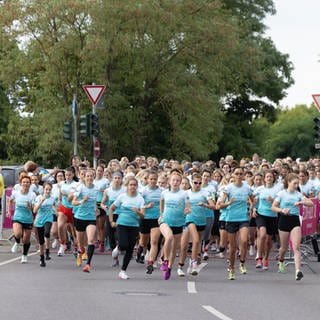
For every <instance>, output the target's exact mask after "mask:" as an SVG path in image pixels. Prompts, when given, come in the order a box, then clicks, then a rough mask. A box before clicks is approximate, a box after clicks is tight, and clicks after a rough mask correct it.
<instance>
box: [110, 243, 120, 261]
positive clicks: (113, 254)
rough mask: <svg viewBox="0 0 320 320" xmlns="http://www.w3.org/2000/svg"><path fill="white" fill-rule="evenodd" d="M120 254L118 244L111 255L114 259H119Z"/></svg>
mask: <svg viewBox="0 0 320 320" xmlns="http://www.w3.org/2000/svg"><path fill="white" fill-rule="evenodd" d="M119 254H120V251H119V249H118V246H117V247H115V248H114V249H113V250H112V254H111V256H112V258H113V259H117V258H118V257H119Z"/></svg>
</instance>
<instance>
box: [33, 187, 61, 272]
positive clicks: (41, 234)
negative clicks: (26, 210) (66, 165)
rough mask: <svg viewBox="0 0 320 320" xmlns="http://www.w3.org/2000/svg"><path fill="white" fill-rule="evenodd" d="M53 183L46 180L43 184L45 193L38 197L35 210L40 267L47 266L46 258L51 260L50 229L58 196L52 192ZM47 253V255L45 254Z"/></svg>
mask: <svg viewBox="0 0 320 320" xmlns="http://www.w3.org/2000/svg"><path fill="white" fill-rule="evenodd" d="M51 191H52V185H51V184H50V183H47V182H45V183H44V185H43V195H39V196H38V197H37V198H36V201H35V206H34V210H33V212H34V213H35V214H36V218H35V221H34V226H35V227H36V230H37V234H38V241H39V245H40V267H45V266H46V263H45V259H46V260H50V259H51V258H50V251H49V247H50V230H51V226H52V222H53V216H54V215H55V209H54V208H55V205H56V202H57V198H55V197H54V196H53V195H52V194H51ZM44 254H46V257H45V256H44Z"/></svg>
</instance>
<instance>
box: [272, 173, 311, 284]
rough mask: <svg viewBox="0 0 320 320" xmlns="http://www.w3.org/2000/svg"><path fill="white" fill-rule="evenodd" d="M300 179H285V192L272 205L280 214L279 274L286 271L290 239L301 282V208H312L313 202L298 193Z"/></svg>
mask: <svg viewBox="0 0 320 320" xmlns="http://www.w3.org/2000/svg"><path fill="white" fill-rule="evenodd" d="M298 186H299V177H298V176H297V175H296V174H294V173H289V174H288V175H287V176H286V178H285V179H284V190H282V191H280V192H279V193H278V194H277V196H276V198H275V200H274V201H273V204H272V211H273V212H276V213H280V216H279V225H278V228H279V237H280V250H279V267H278V272H280V273H284V272H285V271H286V269H285V264H284V255H285V253H286V252H287V250H288V246H289V238H290V240H291V243H292V250H293V254H294V263H295V269H296V273H295V279H296V280H301V279H302V278H303V273H302V271H301V253H300V243H301V226H300V219H299V207H300V206H301V205H304V206H308V207H312V206H313V202H312V200H310V199H308V198H307V197H305V196H303V195H302V193H300V192H298V191H297V189H298Z"/></svg>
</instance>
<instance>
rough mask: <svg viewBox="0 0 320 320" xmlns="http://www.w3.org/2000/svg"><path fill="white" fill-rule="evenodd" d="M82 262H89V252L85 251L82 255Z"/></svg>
mask: <svg viewBox="0 0 320 320" xmlns="http://www.w3.org/2000/svg"><path fill="white" fill-rule="evenodd" d="M82 260H83V261H87V260H88V254H87V251H84V252H83V253H82Z"/></svg>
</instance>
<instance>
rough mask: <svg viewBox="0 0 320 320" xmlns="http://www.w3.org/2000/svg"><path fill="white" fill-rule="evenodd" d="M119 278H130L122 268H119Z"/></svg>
mask: <svg viewBox="0 0 320 320" xmlns="http://www.w3.org/2000/svg"><path fill="white" fill-rule="evenodd" d="M119 278H120V279H123V280H128V279H130V278H129V276H128V274H127V273H126V272H125V271H124V270H121V271H120V272H119Z"/></svg>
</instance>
